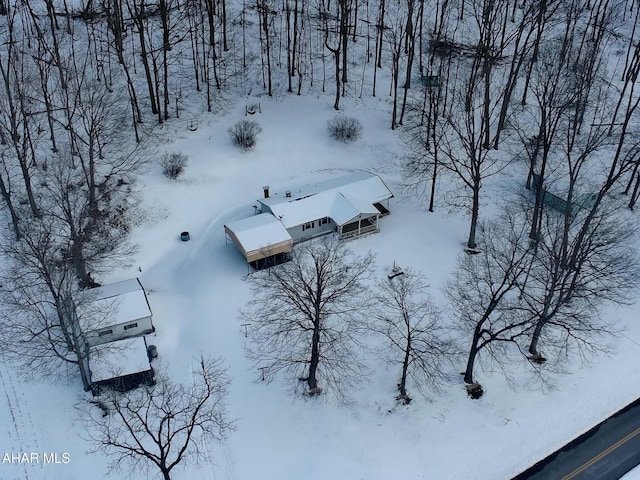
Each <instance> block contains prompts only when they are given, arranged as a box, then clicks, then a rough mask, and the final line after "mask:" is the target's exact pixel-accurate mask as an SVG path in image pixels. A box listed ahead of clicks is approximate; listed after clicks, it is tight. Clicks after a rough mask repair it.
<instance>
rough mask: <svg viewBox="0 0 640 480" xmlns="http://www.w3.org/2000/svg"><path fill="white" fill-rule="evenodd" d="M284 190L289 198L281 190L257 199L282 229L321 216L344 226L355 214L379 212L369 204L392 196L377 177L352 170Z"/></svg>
mask: <svg viewBox="0 0 640 480" xmlns="http://www.w3.org/2000/svg"><path fill="white" fill-rule="evenodd" d="M288 192H290V193H291V196H290V197H287V196H286V192H285V194H284V195H279V194H274V195H272V196H270V197H269V198H262V199H259V200H258V201H259V202H260V203H261V204H263V205H267V206H268V207H269V208H270V209H271V211H272V212H273V214H274V215H275V216H276V217H278V218H279V219H280V221H281V222H282V224H283V225H284V226H285V227H286V228H292V227H295V226H296V225H301V224H303V223H306V222H310V221H312V220H316V219H318V218H322V217H331V219H332V220H333V221H334V222H336V223H337V224H338V225H344V224H345V223H348V222H349V221H350V220H352V219H354V218H356V217H357V216H358V215H375V214H377V213H380V212H379V211H378V210H377V209H376V208H375V207H373V204H374V203H378V202H382V201H384V200H387V199H389V198H391V197H393V194H392V193H391V191H390V190H389V189H388V188H387V186H386V185H385V183H384V182H383V181H382V180H381V179H380V177H378V176H377V175H374V174H372V173H369V172H354V173H350V174H348V175H343V176H341V177H337V178H332V179H329V180H326V181H324V182H319V183H317V184H313V185H305V186H303V187H299V188H294V189H291V190H288Z"/></svg>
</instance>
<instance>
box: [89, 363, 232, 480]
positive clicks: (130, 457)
mask: <svg viewBox="0 0 640 480" xmlns="http://www.w3.org/2000/svg"><path fill="white" fill-rule="evenodd" d="M228 385H229V379H228V377H227V374H226V369H225V367H224V365H223V362H222V360H220V359H214V360H211V359H206V358H200V359H199V361H198V364H197V367H196V368H194V371H193V384H191V385H188V386H187V385H182V384H178V383H174V382H173V381H171V380H169V379H168V378H166V377H163V376H161V378H160V379H159V380H158V381H157V382H156V384H155V385H153V386H145V387H141V388H138V389H136V390H130V391H128V392H124V393H121V392H116V391H106V392H104V393H103V394H102V395H101V397H100V399H99V400H98V401H97V402H95V403H97V404H98V406H99V407H100V408H97V407H95V406H91V405H88V404H87V405H84V406H81V407H80V416H81V418H82V419H83V421H84V422H85V424H86V428H87V435H86V436H87V440H88V441H89V442H90V445H91V448H92V450H91V453H97V452H105V453H107V454H108V455H109V456H110V457H111V459H112V461H111V464H110V467H111V468H112V469H115V470H118V471H122V470H127V471H135V470H140V469H142V470H144V471H149V470H151V469H153V467H155V468H157V469H158V470H160V473H161V474H162V478H163V479H164V480H170V478H171V476H170V475H171V472H172V471H173V470H174V468H176V467H177V466H178V465H182V466H184V465H185V464H187V463H189V462H193V463H195V464H199V463H200V462H202V461H205V460H210V459H211V457H212V452H211V445H210V442H211V441H214V442H221V441H223V440H224V439H225V438H226V437H227V435H228V434H229V433H230V432H231V431H232V430H233V429H234V428H235V425H234V421H233V420H230V419H229V418H228V415H227V411H226V403H225V402H226V397H227V390H228Z"/></svg>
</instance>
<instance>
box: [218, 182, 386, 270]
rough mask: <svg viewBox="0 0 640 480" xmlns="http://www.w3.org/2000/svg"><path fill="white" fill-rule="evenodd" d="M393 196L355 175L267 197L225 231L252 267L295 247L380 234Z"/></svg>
mask: <svg viewBox="0 0 640 480" xmlns="http://www.w3.org/2000/svg"><path fill="white" fill-rule="evenodd" d="M391 198H393V193H391V191H390V190H389V188H388V187H387V186H386V185H385V183H384V182H383V181H382V179H381V178H380V177H378V176H377V175H374V174H372V173H369V172H364V171H359V172H354V173H350V174H348V175H343V176H341V177H336V178H332V179H329V180H325V181H323V182H318V183H316V184H312V185H304V186H301V187H297V188H292V189H290V190H286V191H285V192H284V193H280V194H279V193H276V194H271V193H270V191H269V187H264V197H263V198H261V199H259V200H258V201H257V202H258V204H257V205H256V215H254V216H253V217H249V218H244V219H241V220H237V221H234V222H231V223H228V224H226V225H225V226H224V228H225V233H226V237H227V238H229V239H231V240H232V241H233V243H234V244H235V245H236V246H237V247H238V249H239V250H240V252H241V253H242V254H243V255H244V257H245V258H246V259H247V262H248V263H249V264H251V265H252V266H253V267H254V268H258V267H261V266H267V265H269V264H270V263H272V262H275V261H279V260H280V259H284V258H286V256H287V254H288V253H289V252H290V251H291V250H292V248H293V245H294V244H295V243H297V242H301V241H304V240H308V239H310V238H313V237H317V236H319V235H324V234H327V233H331V232H337V233H338V235H339V236H340V238H343V239H346V238H353V237H357V236H360V235H364V234H368V233H374V232H377V231H378V220H379V218H380V217H381V216H384V215H387V214H388V213H389V200H390V199H391Z"/></svg>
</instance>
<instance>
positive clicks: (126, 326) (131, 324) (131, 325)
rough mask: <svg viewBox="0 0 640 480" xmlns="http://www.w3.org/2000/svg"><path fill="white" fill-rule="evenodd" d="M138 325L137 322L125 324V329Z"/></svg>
mask: <svg viewBox="0 0 640 480" xmlns="http://www.w3.org/2000/svg"><path fill="white" fill-rule="evenodd" d="M137 326H138V324H137V323H130V324H129V325H125V326H124V329H125V330H129V329H131V328H136V327H137Z"/></svg>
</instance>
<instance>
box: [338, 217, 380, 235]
mask: <svg viewBox="0 0 640 480" xmlns="http://www.w3.org/2000/svg"><path fill="white" fill-rule="evenodd" d="M378 218H379V215H373V216H370V217H365V218H358V219H356V220H355V221H351V222H349V223H346V224H344V225H340V226H339V227H338V235H339V236H340V238H341V239H343V240H347V239H350V238H356V237H360V236H362V235H366V234H369V233H376V232H378V231H379V229H378Z"/></svg>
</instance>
